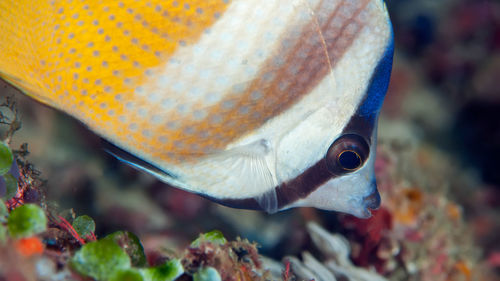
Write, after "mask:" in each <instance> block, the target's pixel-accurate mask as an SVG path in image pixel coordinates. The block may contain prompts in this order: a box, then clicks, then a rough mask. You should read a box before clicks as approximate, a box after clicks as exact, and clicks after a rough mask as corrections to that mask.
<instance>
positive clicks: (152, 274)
mask: <svg viewBox="0 0 500 281" xmlns="http://www.w3.org/2000/svg"><path fill="white" fill-rule="evenodd" d="M141 273H142V276H143V277H144V280H145V281H171V280H175V279H177V277H179V276H181V275H182V274H183V273H184V268H183V267H182V264H181V261H180V260H178V259H173V260H169V261H167V262H166V263H164V264H163V265H160V266H155V267H150V268H144V269H141Z"/></svg>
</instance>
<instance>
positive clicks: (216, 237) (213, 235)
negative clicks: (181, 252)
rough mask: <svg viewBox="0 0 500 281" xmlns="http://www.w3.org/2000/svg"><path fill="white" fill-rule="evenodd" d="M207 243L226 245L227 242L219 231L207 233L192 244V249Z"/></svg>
mask: <svg viewBox="0 0 500 281" xmlns="http://www.w3.org/2000/svg"><path fill="white" fill-rule="evenodd" d="M203 241H207V242H210V243H213V244H216V245H224V244H225V243H226V242H227V240H226V238H225V237H224V235H223V234H222V232H220V231H219V230H212V231H210V232H207V233H202V234H200V235H199V236H198V238H197V239H196V240H194V241H193V242H192V243H191V247H199V246H200V243H201V242H203Z"/></svg>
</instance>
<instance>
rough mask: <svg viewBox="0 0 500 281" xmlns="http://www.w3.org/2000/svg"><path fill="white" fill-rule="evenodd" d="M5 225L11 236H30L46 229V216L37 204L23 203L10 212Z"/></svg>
mask: <svg viewBox="0 0 500 281" xmlns="http://www.w3.org/2000/svg"><path fill="white" fill-rule="evenodd" d="M7 227H8V229H9V235H10V236H11V237H13V238H24V237H30V236H33V235H35V234H38V233H40V232H43V231H45V230H46V229H47V217H46V216H45V213H44V212H43V210H42V208H40V207H39V206H37V205H35V204H25V205H22V206H20V207H18V208H16V209H14V210H12V212H10V215H9V217H8V219H7Z"/></svg>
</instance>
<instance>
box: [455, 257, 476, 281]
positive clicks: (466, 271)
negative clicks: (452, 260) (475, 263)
mask: <svg viewBox="0 0 500 281" xmlns="http://www.w3.org/2000/svg"><path fill="white" fill-rule="evenodd" d="M455 268H456V269H457V270H458V271H459V272H461V273H462V274H463V275H464V276H465V278H466V280H467V281H470V280H471V275H472V272H471V269H470V267H469V266H468V265H467V264H466V263H465V262H463V261H459V262H457V263H456V264H455Z"/></svg>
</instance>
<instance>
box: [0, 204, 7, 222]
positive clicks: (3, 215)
mask: <svg viewBox="0 0 500 281" xmlns="http://www.w3.org/2000/svg"><path fill="white" fill-rule="evenodd" d="M8 216H9V211H8V210H7V206H5V203H4V202H3V200H2V199H0V223H4V222H6V221H7V217H8Z"/></svg>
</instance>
